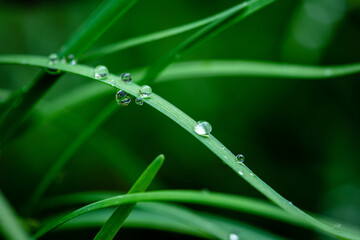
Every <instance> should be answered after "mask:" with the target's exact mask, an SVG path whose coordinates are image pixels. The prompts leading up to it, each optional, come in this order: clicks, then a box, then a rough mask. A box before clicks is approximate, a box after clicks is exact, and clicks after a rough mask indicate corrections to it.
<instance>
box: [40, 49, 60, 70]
mask: <svg viewBox="0 0 360 240" xmlns="http://www.w3.org/2000/svg"><path fill="white" fill-rule="evenodd" d="M58 63H59V56H58V55H57V54H56V53H52V54H50V55H49V62H48V64H49V65H55V64H58ZM44 70H45V71H46V72H47V73H49V74H59V73H60V72H61V71H60V70H58V69H54V68H51V67H49V68H44Z"/></svg>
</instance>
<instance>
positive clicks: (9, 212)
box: [0, 191, 30, 240]
mask: <svg viewBox="0 0 360 240" xmlns="http://www.w3.org/2000/svg"><path fill="white" fill-rule="evenodd" d="M0 235H3V236H4V237H5V239H9V240H28V239H30V235H29V234H28V233H27V232H26V231H25V229H24V227H23V226H22V224H21V222H20V221H19V218H18V217H17V216H16V213H15V212H14V210H13V209H12V207H11V206H10V203H9V202H8V201H7V200H6V198H5V196H4V194H3V193H2V191H0Z"/></svg>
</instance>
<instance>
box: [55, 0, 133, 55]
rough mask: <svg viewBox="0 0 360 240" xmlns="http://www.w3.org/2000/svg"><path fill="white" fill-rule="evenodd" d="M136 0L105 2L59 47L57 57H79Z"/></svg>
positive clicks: (107, 0) (111, 0) (109, 0)
mask: <svg viewBox="0 0 360 240" xmlns="http://www.w3.org/2000/svg"><path fill="white" fill-rule="evenodd" d="M136 2H137V0H106V1H103V2H102V4H101V5H100V6H99V7H98V8H97V9H95V11H94V12H93V13H92V15H90V16H89V18H88V19H87V20H86V21H85V22H84V23H83V24H82V25H81V26H80V27H79V29H78V30H77V31H76V32H75V33H74V34H73V35H72V37H71V38H70V39H69V40H68V41H67V42H66V43H65V44H64V46H62V47H61V49H60V52H59V56H60V57H62V56H66V55H67V54H74V56H76V57H80V56H81V55H82V54H83V53H84V52H85V51H87V50H88V49H89V48H90V47H91V46H92V45H93V44H94V43H95V41H96V40H97V39H98V38H99V37H100V36H101V35H102V34H104V33H105V32H106V30H108V29H109V28H110V26H111V25H113V24H114V23H115V22H116V21H117V20H118V19H119V18H120V17H121V16H123V15H124V14H125V13H126V12H127V11H128V10H129V9H130V8H131V7H132V6H133V5H134V4H135V3H136Z"/></svg>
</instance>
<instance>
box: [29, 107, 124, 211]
mask: <svg viewBox="0 0 360 240" xmlns="http://www.w3.org/2000/svg"><path fill="white" fill-rule="evenodd" d="M116 108H118V105H116V104H115V103H114V102H111V103H110V104H109V105H108V106H107V107H105V108H104V109H103V110H102V111H101V112H100V113H99V114H97V115H96V117H95V118H94V120H93V121H91V122H90V123H89V124H88V125H87V126H85V127H84V129H82V130H81V132H80V133H79V134H78V135H77V137H76V138H75V139H74V140H73V141H72V142H71V143H70V144H69V145H68V147H67V148H66V149H65V151H63V152H62V154H61V155H60V156H59V158H58V159H56V160H55V162H54V164H53V165H52V166H51V168H50V170H49V171H47V172H46V175H45V176H44V178H43V179H42V180H41V182H40V184H39V185H38V186H37V187H36V189H35V191H34V192H33V194H32V195H31V197H30V199H29V201H28V204H27V207H26V209H25V212H27V213H29V212H30V211H32V210H34V206H35V205H36V203H37V202H38V201H39V199H40V198H41V196H42V195H43V194H44V192H45V191H46V189H47V188H48V187H49V186H50V184H51V183H52V181H53V180H54V179H55V178H56V177H57V176H58V174H59V172H60V171H61V169H62V168H63V167H64V166H65V164H66V163H67V162H68V160H69V159H70V158H71V157H72V156H73V155H74V153H75V152H76V151H77V150H78V149H79V148H80V147H81V145H82V144H83V143H84V142H85V141H86V140H87V139H88V138H89V137H90V136H91V134H92V133H93V132H94V131H95V130H96V129H97V128H98V127H99V126H100V125H101V124H102V123H103V122H104V121H105V120H106V119H107V118H108V117H109V116H110V115H111V114H112V113H114V112H115V109H116Z"/></svg>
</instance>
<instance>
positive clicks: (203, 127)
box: [194, 121, 212, 136]
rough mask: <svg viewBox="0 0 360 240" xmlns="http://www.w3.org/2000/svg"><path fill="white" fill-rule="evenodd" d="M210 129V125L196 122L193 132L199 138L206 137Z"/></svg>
mask: <svg viewBox="0 0 360 240" xmlns="http://www.w3.org/2000/svg"><path fill="white" fill-rule="evenodd" d="M211 130H212V127H211V125H210V123H208V122H205V121H198V122H197V123H196V125H195V127H194V131H195V132H196V133H197V134H198V135H201V136H208V135H209V134H210V133H211Z"/></svg>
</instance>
